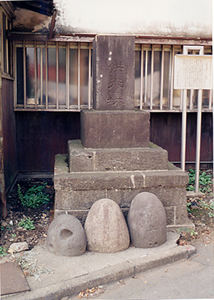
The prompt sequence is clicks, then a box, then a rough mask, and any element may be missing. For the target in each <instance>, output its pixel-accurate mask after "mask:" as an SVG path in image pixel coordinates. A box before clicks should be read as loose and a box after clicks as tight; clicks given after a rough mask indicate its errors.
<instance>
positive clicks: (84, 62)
mask: <svg viewBox="0 0 214 300" xmlns="http://www.w3.org/2000/svg"><path fill="white" fill-rule="evenodd" d="M88 53H89V51H88V49H81V51H80V102H81V104H85V105H88Z"/></svg>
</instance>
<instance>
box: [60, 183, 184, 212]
mask: <svg viewBox="0 0 214 300" xmlns="http://www.w3.org/2000/svg"><path fill="white" fill-rule="evenodd" d="M141 192H148V193H152V194H154V195H156V196H157V197H158V198H159V199H160V201H161V202H162V203H163V205H164V206H165V207H170V206H180V205H185V202H186V191H185V187H175V188H170V187H169V188H157V187H156V188H140V189H109V190H86V191H75V190H72V189H70V190H56V191H55V209H64V210H69V209H70V210H81V209H84V210H85V209H86V210H87V209H90V207H91V206H92V205H93V204H94V202H96V201H97V200H99V199H102V198H109V199H112V200H114V201H115V202H116V203H117V204H118V205H119V206H120V207H121V208H129V207H130V204H131V202H132V200H133V199H134V197H135V196H136V195H137V194H139V193H141Z"/></svg>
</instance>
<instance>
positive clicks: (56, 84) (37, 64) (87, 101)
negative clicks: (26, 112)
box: [15, 42, 92, 110]
mask: <svg viewBox="0 0 214 300" xmlns="http://www.w3.org/2000/svg"><path fill="white" fill-rule="evenodd" d="M91 56H92V49H91V45H90V44H88V43H79V44H78V43H58V42H57V43H38V42H34V43H33V44H30V43H25V42H24V43H23V44H16V107H15V108H16V109H41V110H80V109H81V108H86V107H87V108H91V101H92V74H91Z"/></svg>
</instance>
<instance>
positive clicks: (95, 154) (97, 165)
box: [68, 140, 168, 172]
mask: <svg viewBox="0 0 214 300" xmlns="http://www.w3.org/2000/svg"><path fill="white" fill-rule="evenodd" d="M68 148H69V149H68V151H69V152H68V156H69V171H70V172H92V171H98V172H99V171H102V172H105V171H136V170H142V171H143V170H144V171H145V170H166V169H167V168H168V155H167V151H166V150H163V149H161V148H154V147H145V148H119V149H118V148H107V149H104V148H102V149H100V148H93V149H91V148H85V147H83V146H82V144H81V141H80V140H72V141H69V142H68Z"/></svg>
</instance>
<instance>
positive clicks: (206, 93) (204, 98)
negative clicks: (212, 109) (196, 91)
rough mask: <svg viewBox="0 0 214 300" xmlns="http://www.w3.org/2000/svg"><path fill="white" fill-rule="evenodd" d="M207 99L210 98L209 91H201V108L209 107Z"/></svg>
mask: <svg viewBox="0 0 214 300" xmlns="http://www.w3.org/2000/svg"><path fill="white" fill-rule="evenodd" d="M209 97H210V90H203V91H202V107H203V108H208V107H209Z"/></svg>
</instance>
